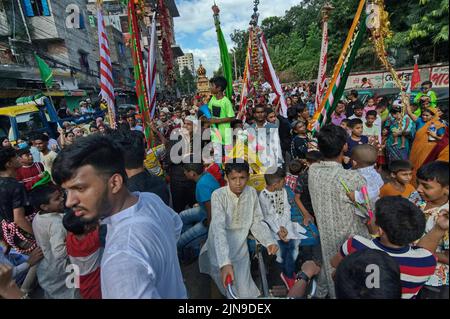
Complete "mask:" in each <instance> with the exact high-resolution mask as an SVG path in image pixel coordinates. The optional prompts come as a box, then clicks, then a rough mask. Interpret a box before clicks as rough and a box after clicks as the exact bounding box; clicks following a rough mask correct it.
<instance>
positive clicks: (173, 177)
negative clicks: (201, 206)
mask: <svg viewBox="0 0 450 319" xmlns="http://www.w3.org/2000/svg"><path fill="white" fill-rule="evenodd" d="M197 124H198V121H197V120H196V119H195V118H194V117H193V116H189V117H186V118H185V120H184V125H183V128H182V129H175V130H174V133H173V134H172V138H171V140H170V141H169V142H168V144H167V147H166V150H167V151H166V154H167V156H166V157H165V158H164V168H165V171H166V172H167V175H169V178H170V193H171V195H172V203H173V209H174V210H175V211H176V212H177V213H180V212H182V211H183V210H185V209H186V206H188V207H192V206H193V205H194V204H195V182H193V181H190V180H188V179H187V178H186V175H185V174H184V169H183V163H182V159H185V158H187V156H188V155H189V154H197V152H198V153H201V145H200V146H199V145H198V144H195V145H194V138H193V136H194V132H195V133H196V134H199V133H200V129H201V128H200V127H199V126H198V125H197ZM175 133H178V134H175Z"/></svg>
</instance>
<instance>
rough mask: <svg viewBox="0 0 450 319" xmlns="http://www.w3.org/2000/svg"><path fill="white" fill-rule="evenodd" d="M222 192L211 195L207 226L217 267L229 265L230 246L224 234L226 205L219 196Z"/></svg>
mask: <svg viewBox="0 0 450 319" xmlns="http://www.w3.org/2000/svg"><path fill="white" fill-rule="evenodd" d="M220 195H222V193H220V194H219V193H217V192H214V193H213V194H212V196H211V224H210V226H209V234H210V236H212V237H213V243H214V247H213V252H212V253H213V254H215V255H216V260H217V263H218V266H219V268H222V267H223V266H225V265H231V259H230V248H229V246H228V241H227V236H226V230H225V227H226V218H225V214H226V212H227V210H226V207H225V205H224V203H223V200H224V199H223V198H221V196H220Z"/></svg>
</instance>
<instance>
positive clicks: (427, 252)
mask: <svg viewBox="0 0 450 319" xmlns="http://www.w3.org/2000/svg"><path fill="white" fill-rule="evenodd" d="M375 217H376V222H375V223H376V225H377V226H378V236H379V237H377V238H375V239H372V240H370V239H367V238H364V237H362V236H352V237H350V238H349V239H348V240H347V241H346V242H345V243H344V244H343V245H342V246H341V249H340V252H339V253H338V254H337V255H335V256H334V257H333V258H332V260H331V265H332V267H334V268H337V267H338V266H339V264H340V262H341V261H342V260H343V259H344V257H345V256H347V255H350V254H352V253H354V252H356V251H360V250H365V249H376V250H382V251H385V252H386V253H388V254H389V255H390V256H391V257H393V258H394V259H395V260H396V261H397V262H398V264H399V266H400V273H401V280H402V299H412V298H415V297H416V296H417V294H418V293H419V291H420V289H421V288H422V287H423V285H424V284H425V283H426V282H427V280H428V279H429V278H430V276H431V275H432V274H433V273H434V270H435V267H436V256H435V255H434V252H435V251H436V247H437V246H438V243H439V241H440V240H441V239H442V237H444V236H445V233H446V232H448V214H447V216H443V215H442V216H439V220H438V221H437V222H436V225H435V227H434V228H433V229H432V231H430V233H429V234H427V236H425V237H423V238H422V239H420V237H421V236H422V235H423V233H424V231H425V223H426V221H425V217H424V215H423V213H422V211H421V210H420V209H419V208H418V207H417V206H415V205H414V204H413V203H411V202H410V201H408V200H407V199H405V198H402V197H393V196H388V197H384V198H381V199H380V200H378V201H377V203H376V205H375ZM419 239H420V241H419V242H418V243H417V245H413V243H414V242H415V241H417V240H419Z"/></svg>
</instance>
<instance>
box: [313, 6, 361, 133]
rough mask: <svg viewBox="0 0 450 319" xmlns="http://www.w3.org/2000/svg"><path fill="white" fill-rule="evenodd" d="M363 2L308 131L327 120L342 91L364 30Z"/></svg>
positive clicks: (314, 129) (315, 128)
mask: <svg viewBox="0 0 450 319" xmlns="http://www.w3.org/2000/svg"><path fill="white" fill-rule="evenodd" d="M365 3H366V1H365V0H360V2H359V5H358V10H357V11H356V14H355V17H354V19H353V23H352V26H351V28H350V31H349V33H348V35H347V39H346V40H345V43H344V46H343V48H342V51H341V55H340V56H339V59H338V62H337V64H336V66H335V69H334V72H333V77H332V78H331V81H330V85H329V87H328V90H327V92H326V95H325V98H324V99H323V100H322V102H321V104H320V107H319V108H318V109H317V110H316V113H315V114H314V116H313V118H312V120H311V121H310V123H309V125H308V130H309V131H310V132H314V131H318V130H320V127H321V126H323V125H324V124H325V123H326V122H327V120H328V118H329V116H330V115H331V113H332V111H333V107H335V106H336V104H337V102H338V101H339V99H340V98H341V96H342V94H343V92H344V88H345V84H346V82H347V78H348V74H349V73H350V70H351V66H352V64H353V61H354V58H355V57H356V53H357V51H358V49H359V46H360V45H361V42H362V37H363V36H364V33H365V30H366V24H365V21H364V19H361V17H362V12H363V9H364V7H365ZM358 30H359V32H358Z"/></svg>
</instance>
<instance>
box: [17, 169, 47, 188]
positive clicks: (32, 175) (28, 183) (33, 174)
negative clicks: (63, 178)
mask: <svg viewBox="0 0 450 319" xmlns="http://www.w3.org/2000/svg"><path fill="white" fill-rule="evenodd" d="M43 172H44V165H43V164H42V163H33V164H32V165H31V166H22V167H20V168H18V169H17V171H16V179H17V180H18V181H19V182H22V183H23V185H24V186H25V189H26V190H27V191H30V190H31V187H33V185H34V184H35V183H36V182H38V181H39V180H40V177H39V174H42V173H43Z"/></svg>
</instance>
